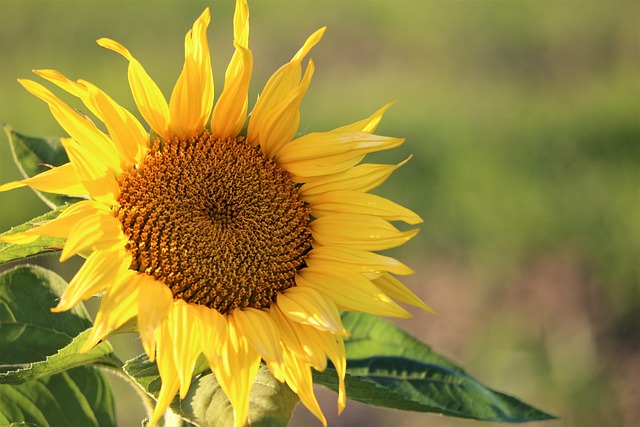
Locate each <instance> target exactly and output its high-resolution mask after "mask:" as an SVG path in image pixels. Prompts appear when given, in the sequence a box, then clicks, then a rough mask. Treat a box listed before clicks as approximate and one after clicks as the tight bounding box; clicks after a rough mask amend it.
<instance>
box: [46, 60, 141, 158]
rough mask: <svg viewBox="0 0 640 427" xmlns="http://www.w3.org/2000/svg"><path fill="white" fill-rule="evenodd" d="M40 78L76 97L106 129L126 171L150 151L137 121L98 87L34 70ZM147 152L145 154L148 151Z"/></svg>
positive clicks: (49, 71)
mask: <svg viewBox="0 0 640 427" xmlns="http://www.w3.org/2000/svg"><path fill="white" fill-rule="evenodd" d="M34 73H36V74H37V75H39V76H41V77H43V78H45V79H47V80H49V81H50V82H52V83H54V84H56V85H58V86H59V87H61V88H62V89H64V90H66V91H67V92H69V93H70V94H72V95H75V96H77V97H78V98H80V99H81V100H82V102H83V103H84V104H85V105H86V106H87V108H89V110H90V111H91V112H92V113H93V114H94V115H95V116H96V117H98V119H100V120H101V121H102V122H103V123H105V125H106V126H107V130H108V131H109V136H110V137H111V139H112V141H113V143H114V144H115V146H116V148H117V149H118V152H119V154H120V157H121V159H122V162H123V168H126V166H127V165H129V164H132V163H138V162H139V160H140V159H141V153H140V151H142V150H141V148H148V146H149V142H148V140H149V137H148V135H147V133H146V131H145V130H144V128H143V127H142V125H141V124H140V122H138V120H137V119H136V118H135V117H134V116H133V115H132V114H131V113H130V112H129V111H127V110H126V109H124V108H123V107H121V106H120V105H119V104H118V103H116V102H115V101H114V100H113V99H111V98H110V97H109V96H108V95H107V94H106V93H105V92H104V91H102V90H101V89H99V88H98V87H97V86H95V85H93V84H91V83H89V82H87V81H85V80H79V81H78V82H74V81H71V80H69V79H68V78H67V77H65V76H64V75H63V74H62V73H60V72H58V71H55V70H34ZM145 151H146V150H145Z"/></svg>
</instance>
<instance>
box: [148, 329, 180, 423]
mask: <svg viewBox="0 0 640 427" xmlns="http://www.w3.org/2000/svg"><path fill="white" fill-rule="evenodd" d="M170 329H171V326H170V325H169V321H168V320H167V321H165V322H164V323H162V325H160V327H159V328H158V329H156V341H157V346H156V347H157V361H156V364H157V365H158V371H159V373H160V378H161V379H162V386H161V387H160V393H159V394H158V400H157V402H156V406H155V408H154V410H153V414H152V415H151V418H150V419H149V427H153V426H154V425H155V424H156V423H157V422H158V421H160V418H162V415H163V414H164V412H165V411H166V410H167V408H168V407H169V405H170V404H171V402H172V401H173V398H174V397H175V395H176V393H177V392H178V389H179V388H180V378H179V377H178V371H177V370H176V367H175V361H174V359H173V341H172V337H171V331H170Z"/></svg>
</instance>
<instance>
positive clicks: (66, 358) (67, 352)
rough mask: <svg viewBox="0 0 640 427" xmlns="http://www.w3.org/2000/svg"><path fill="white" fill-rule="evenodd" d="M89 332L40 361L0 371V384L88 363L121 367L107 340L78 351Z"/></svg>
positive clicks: (30, 378) (32, 377)
mask: <svg viewBox="0 0 640 427" xmlns="http://www.w3.org/2000/svg"><path fill="white" fill-rule="evenodd" d="M90 333H91V331H90V330H86V331H84V332H82V333H81V334H80V335H78V336H77V337H76V338H75V339H74V340H73V341H71V343H70V344H69V345H67V346H66V347H64V348H62V349H60V351H58V352H57V353H55V354H53V355H51V356H47V358H46V359H45V360H43V361H41V362H35V363H31V364H29V365H26V366H24V367H21V368H18V369H14V370H9V371H6V372H2V373H0V384H20V383H23V382H26V381H30V380H34V379H39V378H43V377H46V376H49V375H54V374H58V373H60V372H64V371H66V370H68V369H71V368H75V367H78V366H83V365H90V364H100V365H109V366H113V367H116V368H121V367H122V362H120V360H119V359H118V358H117V357H116V356H115V354H114V353H113V347H111V344H110V343H109V342H108V341H104V342H102V343H100V344H98V345H97V346H95V347H94V348H92V349H91V350H90V351H88V352H86V353H79V350H80V348H81V347H82V345H83V344H84V342H85V341H86V340H87V338H88V337H89V334H90Z"/></svg>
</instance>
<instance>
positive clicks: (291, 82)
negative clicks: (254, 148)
mask: <svg viewBox="0 0 640 427" xmlns="http://www.w3.org/2000/svg"><path fill="white" fill-rule="evenodd" d="M280 71H281V72H282V74H283V75H282V78H280V79H276V80H277V81H278V83H279V85H278V84H277V83H276V84H274V85H272V87H269V84H270V83H271V82H272V80H271V79H270V80H269V81H268V82H267V86H265V89H264V91H263V93H262V95H261V96H260V98H258V101H257V102H256V105H255V107H254V109H253V113H251V121H250V122H249V129H248V131H247V132H248V133H247V139H248V141H249V142H250V143H251V144H254V145H259V146H260V148H261V150H262V152H263V153H264V154H265V155H267V156H268V157H274V156H276V155H277V154H278V152H279V150H280V148H281V147H282V146H283V145H284V144H286V143H287V142H289V141H291V140H292V139H293V137H294V136H295V134H296V132H297V130H298V125H299V124H300V104H301V103H302V98H303V97H304V94H305V93H306V91H307V89H308V88H309V85H310V84H311V78H312V77H313V71H314V64H313V61H309V65H308V66H307V69H306V70H305V73H304V76H303V77H302V80H300V77H299V75H300V73H301V66H300V63H299V62H290V63H288V64H286V65H285V66H284V67H282V68H281V69H280V70H278V72H280ZM278 72H276V73H278ZM272 79H273V77H272ZM298 81H299V83H298ZM268 89H271V90H270V91H269V90H268ZM270 97H273V98H274V99H275V101H277V102H273V101H272V102H271V103H270V104H271V108H268V107H267V106H266V102H267V101H264V103H261V101H262V100H270V99H271V98H270Z"/></svg>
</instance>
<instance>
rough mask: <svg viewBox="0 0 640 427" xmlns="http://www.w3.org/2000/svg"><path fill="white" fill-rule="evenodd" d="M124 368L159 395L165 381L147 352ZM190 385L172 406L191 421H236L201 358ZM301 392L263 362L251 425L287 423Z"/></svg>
mask: <svg viewBox="0 0 640 427" xmlns="http://www.w3.org/2000/svg"><path fill="white" fill-rule="evenodd" d="M124 371H125V372H126V373H127V375H129V376H130V377H131V378H133V380H134V381H136V382H137V383H138V384H139V385H140V386H141V387H142V388H143V389H144V390H145V391H146V392H147V393H148V394H149V395H151V396H152V397H153V398H156V397H157V395H158V393H159V392H160V386H161V385H162V382H161V380H160V376H159V374H158V369H157V367H156V365H155V364H154V363H151V362H149V359H148V358H147V357H146V355H144V354H143V355H140V356H138V357H136V358H134V359H131V360H129V361H128V362H127V363H126V364H125V366H124ZM194 373H195V375H194V379H193V381H192V382H191V388H190V389H189V392H188V393H187V396H186V397H185V399H184V400H182V401H181V400H180V399H179V398H178V397H176V398H175V399H174V400H173V402H172V403H171V409H172V410H173V411H174V412H175V413H177V414H179V415H180V416H181V417H183V418H184V419H186V420H187V421H189V422H192V423H194V424H196V425H199V426H201V427H207V426H227V425H233V409H232V407H231V403H230V402H229V399H227V396H226V395H225V394H224V392H223V391H222V389H221V388H220V385H219V384H218V382H217V381H216V379H215V376H214V375H213V374H212V373H211V371H209V370H208V369H206V362H205V361H204V359H203V358H201V359H200V361H199V364H198V366H197V367H196V369H195V371H194ZM297 403H298V396H297V395H296V394H295V393H293V392H292V391H291V390H290V389H289V387H287V386H286V385H285V384H281V383H280V382H279V381H278V380H276V379H275V378H273V376H272V375H271V373H269V371H268V369H267V368H266V366H264V365H261V366H260V370H259V371H258V375H257V377H256V380H255V382H254V383H253V387H252V388H251V393H250V395H249V419H248V421H247V424H248V425H251V426H254V427H256V426H260V427H280V426H286V425H287V423H288V421H289V419H290V418H291V413H292V411H293V408H294V407H295V406H296V404H297Z"/></svg>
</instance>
